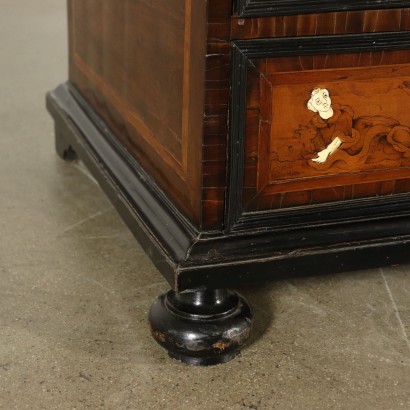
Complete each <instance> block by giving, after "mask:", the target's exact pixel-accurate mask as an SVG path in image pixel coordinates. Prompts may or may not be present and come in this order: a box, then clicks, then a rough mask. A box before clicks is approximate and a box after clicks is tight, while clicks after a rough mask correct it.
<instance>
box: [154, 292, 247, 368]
mask: <svg viewBox="0 0 410 410" xmlns="http://www.w3.org/2000/svg"><path fill="white" fill-rule="evenodd" d="M252 318H253V315H252V310H251V308H250V306H249V305H248V303H247V302H246V301H245V299H243V298H242V297H241V296H239V295H238V294H237V293H235V292H230V291H228V290H225V289H215V290H213V289H209V290H198V291H195V292H181V293H176V292H174V291H169V292H168V293H166V294H164V295H161V296H160V297H159V298H158V299H157V300H156V301H155V302H154V303H153V305H152V307H151V310H150V313H149V322H150V325H151V333H152V335H153V337H154V339H155V340H156V341H157V342H158V343H159V344H160V345H161V346H162V347H164V348H165V349H166V350H167V351H168V354H169V355H170V356H171V357H172V358H174V359H177V360H179V361H181V362H183V363H185V364H188V365H195V366H210V365H216V364H221V363H226V362H228V361H230V360H232V359H233V358H234V357H235V356H237V355H238V354H239V352H240V348H241V347H242V346H243V345H244V343H245V342H246V340H247V339H248V338H249V336H250V332H251V328H252Z"/></svg>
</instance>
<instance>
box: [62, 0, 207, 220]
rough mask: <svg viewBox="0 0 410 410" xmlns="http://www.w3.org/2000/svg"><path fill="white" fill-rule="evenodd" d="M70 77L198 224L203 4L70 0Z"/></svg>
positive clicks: (156, 180) (202, 82)
mask: <svg viewBox="0 0 410 410" xmlns="http://www.w3.org/2000/svg"><path fill="white" fill-rule="evenodd" d="M69 15H70V19H69V26H70V53H71V57H70V63H71V64H70V81H71V83H72V84H73V85H74V86H75V87H76V88H77V89H78V90H79V91H80V93H81V95H82V96H83V97H85V99H86V100H87V102H88V103H89V104H90V105H91V107H92V108H93V109H94V111H95V112H96V113H97V114H98V115H99V116H100V117H101V118H102V119H103V121H104V122H105V123H106V124H107V125H108V127H109V128H110V130H111V131H112V132H113V133H114V134H115V136H116V138H118V140H119V141H120V142H121V144H123V146H125V148H126V149H127V150H128V151H129V152H130V153H131V154H132V155H133V156H134V157H135V158H136V159H137V160H138V162H139V163H140V164H142V165H143V166H144V168H145V169H146V170H147V171H148V172H149V174H150V175H151V176H152V177H153V178H154V180H155V182H156V183H157V184H158V185H159V186H160V187H161V188H162V189H163V190H164V191H165V192H166V193H167V194H168V195H169V196H170V197H171V198H172V199H173V200H174V201H175V203H177V204H178V206H179V207H180V208H181V209H182V210H183V212H184V213H185V215H186V216H188V217H189V219H190V220H191V221H193V222H195V223H199V219H200V185H201V175H200V172H201V169H200V162H201V144H202V127H201V123H202V118H203V87H204V71H205V68H204V64H205V59H204V54H205V51H204V43H205V36H206V2H205V1H200V2H195V7H192V1H191V0H176V1H173V2H163V1H161V0H154V1H145V0H143V1H138V2H135V1H130V0H126V1H119V2H116V1H104V2H101V1H96V0H87V1H79V0H70V1H69Z"/></svg>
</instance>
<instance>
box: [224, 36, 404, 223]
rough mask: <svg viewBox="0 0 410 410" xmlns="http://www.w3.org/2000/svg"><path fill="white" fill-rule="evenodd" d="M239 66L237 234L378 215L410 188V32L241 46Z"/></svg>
mask: <svg viewBox="0 0 410 410" xmlns="http://www.w3.org/2000/svg"><path fill="white" fill-rule="evenodd" d="M232 66H233V69H232V101H231V104H232V110H231V118H230V122H231V138H230V163H229V169H230V178H229V195H228V201H227V202H228V204H227V214H226V220H227V225H228V227H229V229H233V230H234V229H238V228H246V227H251V226H255V225H256V226H277V225H284V224H286V225H289V224H298V221H301V220H303V221H304V222H306V221H310V222H312V223H318V222H324V221H334V220H336V219H339V218H351V217H354V216H355V215H356V216H357V215H359V214H360V213H361V212H364V213H365V214H366V215H368V216H369V217H370V216H371V215H373V217H377V214H378V212H380V210H381V209H382V206H381V201H382V202H383V203H384V204H386V203H387V202H389V201H393V202H394V201H395V203H398V202H399V201H400V195H401V194H402V193H404V192H409V191H410V116H409V114H408V107H409V106H410V31H403V32H390V33H371V34H353V35H328V36H305V37H297V38H296V37H291V38H272V39H259V40H241V41H236V42H234V43H233V57H232ZM355 212H357V214H355Z"/></svg>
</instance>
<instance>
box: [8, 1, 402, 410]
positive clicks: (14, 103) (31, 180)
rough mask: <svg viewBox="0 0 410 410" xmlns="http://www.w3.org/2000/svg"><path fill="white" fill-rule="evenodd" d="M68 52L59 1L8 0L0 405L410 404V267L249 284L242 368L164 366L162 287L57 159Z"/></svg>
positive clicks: (96, 195) (104, 208) (121, 229)
mask: <svg viewBox="0 0 410 410" xmlns="http://www.w3.org/2000/svg"><path fill="white" fill-rule="evenodd" d="M66 54H67V48H66V23H65V2H64V1H63V0H36V1H33V0H19V1H16V0H0V59H1V60H0V95H1V106H0V146H1V158H0V188H1V191H0V192H1V195H0V232H1V244H0V275H1V276H0V408H4V409H25V408H27V409H83V408H92V409H93V408H99V407H104V408H109V409H126V408H129V409H159V408H164V409H243V408H245V409H246V408H248V409H274V408H275V409H402V408H403V409H410V342H409V335H410V315H409V313H410V266H396V267H393V268H389V269H380V270H368V271H361V272H353V273H346V274H340V275H330V276H326V277H314V278H308V279H297V280H287V281H280V282H276V283H273V284H270V285H268V286H266V287H259V288H258V287H253V288H248V289H241V291H242V293H243V294H245V296H246V297H247V298H248V300H249V301H250V302H251V304H252V305H253V307H254V311H255V314H256V324H255V331H254V335H253V338H252V340H251V343H250V344H249V346H248V347H247V348H246V349H245V350H244V351H243V353H242V355H241V356H240V357H239V358H238V359H236V360H234V361H232V362H230V363H228V364H225V365H223V366H216V367H210V368H195V367H188V366H184V365H181V364H179V363H178V362H176V361H173V360H171V359H170V358H168V356H167V355H166V353H165V351H163V350H162V349H161V348H160V347H159V346H157V345H156V344H155V342H154V341H153V340H152V339H151V337H150V335H149V331H148V323H147V311H148V309H149V307H150V305H151V303H152V301H153V300H154V298H155V297H156V296H157V295H158V294H160V293H161V292H164V291H166V290H167V288H168V287H167V284H166V283H165V280H164V279H162V277H161V276H160V274H159V273H158V272H157V271H156V270H155V269H154V267H153V266H152V264H151V262H150V261H149V260H148V258H147V257H146V256H145V255H144V253H143V252H142V250H141V248H140V247H139V245H138V244H137V243H136V242H135V240H134V239H133V237H132V236H131V235H130V233H129V232H128V230H127V229H126V227H125V226H124V224H123V223H122V222H121V220H120V219H119V217H118V216H117V214H116V212H115V211H114V209H113V208H112V206H111V205H110V203H109V202H108V201H107V199H106V198H105V197H104V195H103V194H102V192H101V191H100V189H99V188H98V186H97V185H96V184H95V183H94V182H93V180H92V179H91V178H90V177H89V176H88V175H87V172H86V171H85V170H84V168H83V167H82V166H81V164H77V165H73V164H67V163H64V162H63V161H61V160H59V159H58V158H57V156H56V155H55V154H54V148H53V124H52V121H51V119H50V117H49V116H48V114H47V112H46V110H45V108H44V94H45V92H46V91H47V90H50V89H52V88H54V87H55V86H56V85H57V84H59V83H61V82H63V81H65V80H66V78H67V69H66V60H67V56H66ZM318 263H320V261H318Z"/></svg>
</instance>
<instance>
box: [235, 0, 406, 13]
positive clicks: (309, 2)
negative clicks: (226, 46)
mask: <svg viewBox="0 0 410 410" xmlns="http://www.w3.org/2000/svg"><path fill="white" fill-rule="evenodd" d="M409 6H410V1H407V0H404V1H402V0H379V1H376V0H343V1H338V0H236V2H235V10H236V13H237V14H238V15H239V16H240V17H267V16H281V15H294V14H312V13H328V12H335V11H356V10H376V9H394V8H403V7H409Z"/></svg>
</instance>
